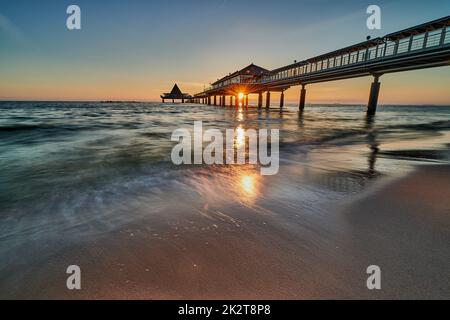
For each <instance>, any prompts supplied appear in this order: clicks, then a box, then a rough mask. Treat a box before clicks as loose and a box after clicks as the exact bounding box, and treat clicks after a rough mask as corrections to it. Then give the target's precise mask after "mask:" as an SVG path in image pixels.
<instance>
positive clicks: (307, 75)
mask: <svg viewBox="0 0 450 320" xmlns="http://www.w3.org/2000/svg"><path fill="white" fill-rule="evenodd" d="M449 26H450V16H447V17H444V18H441V19H438V20H434V21H430V22H427V23H424V24H421V25H418V26H415V27H412V28H408V29H404V30H401V31H398V32H394V33H391V34H388V35H386V36H384V37H380V38H375V39H369V40H367V41H365V42H362V43H358V44H355V45H352V46H349V47H346V48H342V49H339V50H335V51H332V52H329V53H326V54H323V55H320V56H316V57H313V58H310V59H307V60H303V61H300V62H295V63H293V64H290V65H287V66H284V67H281V68H278V69H275V70H271V71H269V70H267V69H264V68H262V67H259V66H256V65H254V64H251V65H249V66H248V67H246V68H244V69H241V70H239V71H237V72H234V73H232V74H229V75H227V76H225V77H223V78H221V79H219V80H217V81H216V82H214V83H212V84H211V87H209V88H207V89H205V90H204V91H203V92H200V93H197V94H195V95H194V96H193V97H192V99H190V101H191V102H195V103H204V104H208V105H218V104H219V105H220V106H224V107H225V106H226V105H230V106H236V107H238V106H239V101H242V102H241V104H242V105H243V106H244V107H248V95H249V94H257V95H258V108H262V106H263V94H264V93H265V95H266V98H265V100H266V101H265V107H266V108H269V107H270V93H271V92H281V96H280V104H279V105H280V109H282V108H283V106H284V91H286V90H287V89H289V88H290V87H292V86H297V85H299V86H301V91H300V98H299V110H300V111H303V110H304V108H305V102H306V86H307V85H309V84H312V83H320V82H326V81H334V80H343V79H350V78H357V77H364V76H372V77H373V83H372V85H371V90H370V95H369V101H368V104H367V114H368V115H374V114H375V113H376V109H377V104H378V95H379V92H380V85H381V83H380V77H381V76H382V75H384V74H387V73H394V72H402V71H408V70H417V69H425V68H432V67H441V66H448V65H450V27H449ZM227 97H229V103H227Z"/></svg>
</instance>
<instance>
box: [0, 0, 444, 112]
mask: <svg viewBox="0 0 450 320" xmlns="http://www.w3.org/2000/svg"><path fill="white" fill-rule="evenodd" d="M70 4H77V5H79V6H80V7H81V10H82V30H80V31H68V30H67V29H66V25H65V21H66V18H67V14H66V8H67V6H68V5H70ZM370 4H377V5H379V6H380V7H381V9H382V28H383V29H382V30H381V31H377V32H373V31H369V30H368V29H367V28H366V19H367V14H366V12H365V11H366V8H367V6H368V5H370ZM449 14H450V1H443V0H440V1H435V0H429V1H403V0H399V1H351V0H347V1H345V0H341V1H321V0H319V1H317V0H315V1H312V0H307V1H302V0H296V1H283V0H280V1H266V0H240V1H239V0H183V1H182V0H171V1H170V0H166V1H143V0H129V1H119V0H113V1H106V0H103V1H100V0H71V1H65V0H43V1H30V0H29V1H25V0H14V1H5V0H0V46H1V50H0V99H3V100H7V99H25V100H34V99H37V100H104V99H120V100H156V99H157V98H158V97H159V94H160V93H161V92H164V91H168V90H170V89H171V86H172V85H173V83H174V82H177V83H179V84H180V86H181V87H182V89H183V91H188V92H190V93H194V92H196V91H200V90H201V89H202V88H203V86H204V85H207V84H208V83H209V82H212V81H214V80H216V79H217V78H218V77H221V76H223V75H225V74H227V73H229V72H232V71H235V70H237V69H238V68H241V67H244V66H246V65H248V64H250V63H252V62H253V63H255V64H258V65H261V66H263V67H266V68H269V69H273V68H277V67H280V66H282V65H285V64H288V63H291V62H292V61H293V60H302V59H305V58H308V57H311V56H314V55H317V54H320V53H325V52H327V51H330V50H334V49H338V48H340V47H343V46H346V45H351V44H354V43H357V42H360V41H363V40H364V39H365V37H366V36H367V35H369V34H370V35H372V36H377V35H383V34H386V33H389V32H392V31H396V30H399V29H402V28H405V27H409V26H413V25H416V24H419V23H422V22H426V21H428V20H433V19H436V18H440V17H443V16H446V15H449ZM370 81H371V79H369V78H365V79H355V80H346V81H338V82H332V83H327V84H317V85H313V86H311V87H310V90H309V92H308V93H309V96H308V98H309V101H310V102H343V103H346V102H349V103H365V102H366V100H367V94H368V90H369V89H368V87H369V83H370ZM382 81H383V87H382V92H381V97H380V98H381V102H382V103H405V104H408V103H417V104H426V103H431V104H450V90H448V88H449V87H450V68H449V67H445V68H437V69H430V70H423V71H414V72H407V73H403V74H395V75H386V76H384V77H383V78H382ZM419 88H420V90H421V94H420V95H416V93H417V92H419V91H418V90H419ZM297 91H298V88H294V89H290V90H289V92H288V94H287V99H288V100H292V101H295V100H297V95H298V92H297Z"/></svg>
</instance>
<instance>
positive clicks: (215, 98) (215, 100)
mask: <svg viewBox="0 0 450 320" xmlns="http://www.w3.org/2000/svg"><path fill="white" fill-rule="evenodd" d="M214 105H215V106H217V96H214Z"/></svg>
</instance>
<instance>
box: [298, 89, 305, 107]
mask: <svg viewBox="0 0 450 320" xmlns="http://www.w3.org/2000/svg"><path fill="white" fill-rule="evenodd" d="M305 88H306V84H302V89H301V90H300V103H299V106H298V109H299V111H301V112H303V110H305V101H306V89H305Z"/></svg>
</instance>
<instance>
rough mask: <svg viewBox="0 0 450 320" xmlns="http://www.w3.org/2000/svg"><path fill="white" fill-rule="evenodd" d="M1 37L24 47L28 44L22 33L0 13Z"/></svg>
mask: <svg viewBox="0 0 450 320" xmlns="http://www.w3.org/2000/svg"><path fill="white" fill-rule="evenodd" d="M0 36H2V37H5V38H6V39H9V40H12V41H14V42H15V43H17V44H20V45H24V44H25V43H26V39H25V36H24V35H23V33H22V31H21V30H20V29H19V28H18V27H17V26H16V25H15V24H14V23H13V22H12V21H11V20H9V19H8V18H7V17H6V16H5V15H3V14H1V13H0Z"/></svg>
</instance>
